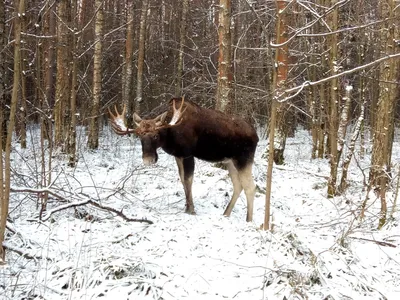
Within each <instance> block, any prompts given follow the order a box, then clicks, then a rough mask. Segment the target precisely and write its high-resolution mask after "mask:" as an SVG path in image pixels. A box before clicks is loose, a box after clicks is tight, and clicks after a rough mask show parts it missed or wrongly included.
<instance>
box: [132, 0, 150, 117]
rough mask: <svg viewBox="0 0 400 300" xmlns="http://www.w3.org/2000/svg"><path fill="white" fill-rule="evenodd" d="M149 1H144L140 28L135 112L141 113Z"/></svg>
mask: <svg viewBox="0 0 400 300" xmlns="http://www.w3.org/2000/svg"><path fill="white" fill-rule="evenodd" d="M148 4H149V0H143V1H142V11H141V14H140V28H139V49H138V50H139V51H138V59H137V82H136V84H137V85H136V100H135V111H136V112H137V113H139V112H140V104H141V103H142V101H143V70H144V56H145V46H146V23H147V7H148Z"/></svg>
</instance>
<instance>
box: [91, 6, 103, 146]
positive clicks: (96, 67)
mask: <svg viewBox="0 0 400 300" xmlns="http://www.w3.org/2000/svg"><path fill="white" fill-rule="evenodd" d="M95 8H96V11H97V13H96V17H95V19H96V20H95V22H96V24H95V41H96V44H95V46H94V57H93V101H92V106H91V118H90V123H89V136H88V147H89V149H97V148H98V147H99V120H100V118H99V108H100V98H101V79H102V74H101V60H102V46H103V23H104V16H103V0H96V2H95Z"/></svg>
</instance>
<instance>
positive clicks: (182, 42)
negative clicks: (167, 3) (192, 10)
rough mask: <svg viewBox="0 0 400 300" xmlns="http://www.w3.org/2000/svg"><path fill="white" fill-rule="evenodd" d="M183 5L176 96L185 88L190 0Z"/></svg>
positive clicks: (183, 0)
mask: <svg viewBox="0 0 400 300" xmlns="http://www.w3.org/2000/svg"><path fill="white" fill-rule="evenodd" d="M181 3H182V18H181V26H180V31H179V54H178V70H177V74H176V89H175V94H176V95H177V96H178V95H180V94H181V93H182V87H183V80H182V79H183V78H182V77H183V52H184V46H185V37H186V18H187V13H188V10H189V0H181Z"/></svg>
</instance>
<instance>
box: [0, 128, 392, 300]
mask: <svg viewBox="0 0 400 300" xmlns="http://www.w3.org/2000/svg"><path fill="white" fill-rule="evenodd" d="M34 132H36V131H34ZM36 139H37V135H36V134H32V135H31V140H30V143H29V145H30V146H29V148H28V149H27V150H22V149H20V148H19V147H18V145H17V144H16V145H15V146H16V149H15V151H14V152H13V163H12V166H13V174H14V177H13V181H12V186H13V188H14V189H15V190H22V189H26V188H27V187H30V188H37V187H38V186H37V182H40V163H41V158H40V151H39V150H40V149H39V147H38V145H39V144H38V142H37V140H36ZM79 144H80V149H79V153H80V159H79V163H78V165H77V167H76V168H73V169H72V168H69V167H68V166H67V163H66V161H67V159H66V158H65V157H64V156H63V155H61V154H57V153H55V154H54V155H53V158H52V160H53V161H52V166H53V169H52V184H51V186H50V187H49V189H50V190H51V191H52V192H53V195H50V198H49V202H48V209H47V212H44V213H43V215H42V218H43V219H46V221H40V220H39V218H38V216H39V209H38V208H37V202H38V201H40V199H39V198H38V197H37V195H36V194H32V193H26V192H14V193H13V194H12V199H11V204H10V217H9V222H8V226H9V228H10V229H11V230H12V231H7V240H6V245H7V246H8V247H9V248H13V249H17V250H20V251H22V252H23V254H24V255H25V256H28V257H23V256H21V254H17V253H16V252H14V251H8V254H7V264H6V265H3V266H0V298H1V299H50V300H57V299H97V298H99V299H135V300H136V299H165V300H169V299H190V300H193V299H207V300H213V299H216V300H217V299H243V300H248V299H251V300H256V299H259V300H262V299H400V250H399V249H400V231H399V219H400V217H399V214H398V213H396V214H395V219H394V220H391V221H390V222H389V223H388V225H387V226H385V227H384V228H383V229H382V230H381V231H378V230H376V227H377V225H378V221H377V212H378V211H379V203H378V202H377V201H374V199H373V197H372V198H371V199H370V200H369V202H368V203H367V205H368V206H369V208H368V210H367V214H366V216H365V218H364V219H363V220H360V219H359V218H358V217H359V212H360V205H361V203H362V202H363V201H364V199H365V187H364V186H363V180H364V175H363V172H364V173H365V175H367V174H368V169H367V168H368V166H369V158H368V157H367V158H365V159H360V158H359V157H358V156H356V157H357V163H355V162H354V161H353V164H352V167H351V170H350V172H349V182H350V187H349V189H348V191H347V192H346V193H345V194H344V195H342V196H340V197H336V198H334V199H327V197H326V177H327V176H328V175H329V164H328V161H327V160H325V159H324V160H311V159H310V156H311V155H310V151H311V137H310V136H309V134H308V133H307V132H306V131H304V130H299V131H298V132H297V134H296V137H295V138H290V139H288V142H287V149H286V152H285V154H286V155H285V157H286V164H285V165H284V166H283V167H280V168H275V169H274V173H273V187H272V214H273V230H272V232H265V231H262V230H259V228H260V225H261V224H262V223H263V220H264V207H265V206H264V202H265V194H264V190H265V181H266V168H267V167H266V166H267V161H266V159H264V158H262V154H263V153H264V152H265V149H266V147H267V142H266V141H265V140H261V141H260V143H259V146H258V150H257V154H256V161H255V165H254V168H253V172H254V177H255V180H256V183H257V185H258V192H257V195H256V200H255V213H254V222H252V223H246V222H245V218H246V217H245V215H246V204H245V202H246V201H245V197H244V195H243V194H242V196H241V197H240V198H239V200H238V203H237V204H236V207H235V208H234V210H233V212H232V216H231V217H230V218H226V217H223V216H222V213H223V211H224V209H225V206H226V205H227V203H228V201H229V199H230V195H231V193H232V186H231V182H230V180H229V177H228V173H227V171H225V170H221V169H219V168H216V167H215V166H214V165H212V164H209V163H206V162H202V161H199V160H196V170H195V178H194V183H193V195H194V203H195V209H196V212H197V214H196V215H187V214H185V213H184V212H183V211H184V205H185V200H184V192H183V188H182V185H181V183H180V180H179V177H178V172H177V167H176V164H175V160H174V158H173V157H171V156H168V155H166V154H165V153H164V152H162V151H161V150H160V151H159V154H160V158H159V161H158V163H157V165H156V166H154V167H151V168H145V167H143V166H142V164H141V147H140V143H139V142H138V141H134V139H133V138H132V137H131V138H129V137H124V138H121V137H117V136H116V135H114V134H113V133H112V132H111V131H110V130H109V129H108V128H106V129H105V130H104V131H103V135H102V141H101V148H100V149H99V150H97V151H88V150H87V149H86V148H85V144H86V143H85V140H84V137H83V136H82V137H81V142H80V143H79ZM399 149H400V146H399V145H398V144H397V143H396V144H395V146H394V151H393V152H394V156H393V162H394V163H397V162H398V161H399V156H400V154H399V153H400V151H399ZM396 171H397V167H396ZM393 191H394V190H393ZM393 194H394V193H393ZM393 194H392V193H390V194H389V195H388V202H389V203H388V204H389V211H391V209H392V206H391V204H392V202H393V197H394V195H393ZM57 196H61V197H60V198H57ZM38 199H39V200H38ZM88 200H92V201H96V202H97V203H99V204H101V205H103V206H107V207H111V208H114V209H116V210H117V211H122V213H123V214H124V215H126V216H127V217H129V218H137V219H146V220H150V221H152V222H153V224H147V223H139V222H128V221H126V220H124V219H123V218H121V217H120V216H118V215H116V214H113V213H110V212H109V211H107V210H102V209H99V208H98V207H95V206H93V205H90V204H87V205H84V206H79V207H76V208H69V209H65V210H61V211H59V212H56V213H54V214H51V215H50V212H51V211H52V210H53V209H55V208H57V207H59V206H60V205H66V204H68V202H76V203H78V202H83V201H88ZM66 201H68V202H66ZM393 246H395V247H393Z"/></svg>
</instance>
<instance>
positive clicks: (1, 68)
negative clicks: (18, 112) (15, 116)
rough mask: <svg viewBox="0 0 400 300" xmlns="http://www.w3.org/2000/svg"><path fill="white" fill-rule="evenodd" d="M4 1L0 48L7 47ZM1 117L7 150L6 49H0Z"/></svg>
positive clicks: (0, 19)
mask: <svg viewBox="0 0 400 300" xmlns="http://www.w3.org/2000/svg"><path fill="white" fill-rule="evenodd" d="M4 6H5V3H4V1H1V2H0V49H5V47H6V45H7V39H6V24H5V20H6V14H5V10H4ZM0 61H1V62H3V63H1V64H0V118H1V139H2V141H1V142H2V150H5V146H6V138H7V117H6V65H5V63H4V62H5V54H4V51H0Z"/></svg>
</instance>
